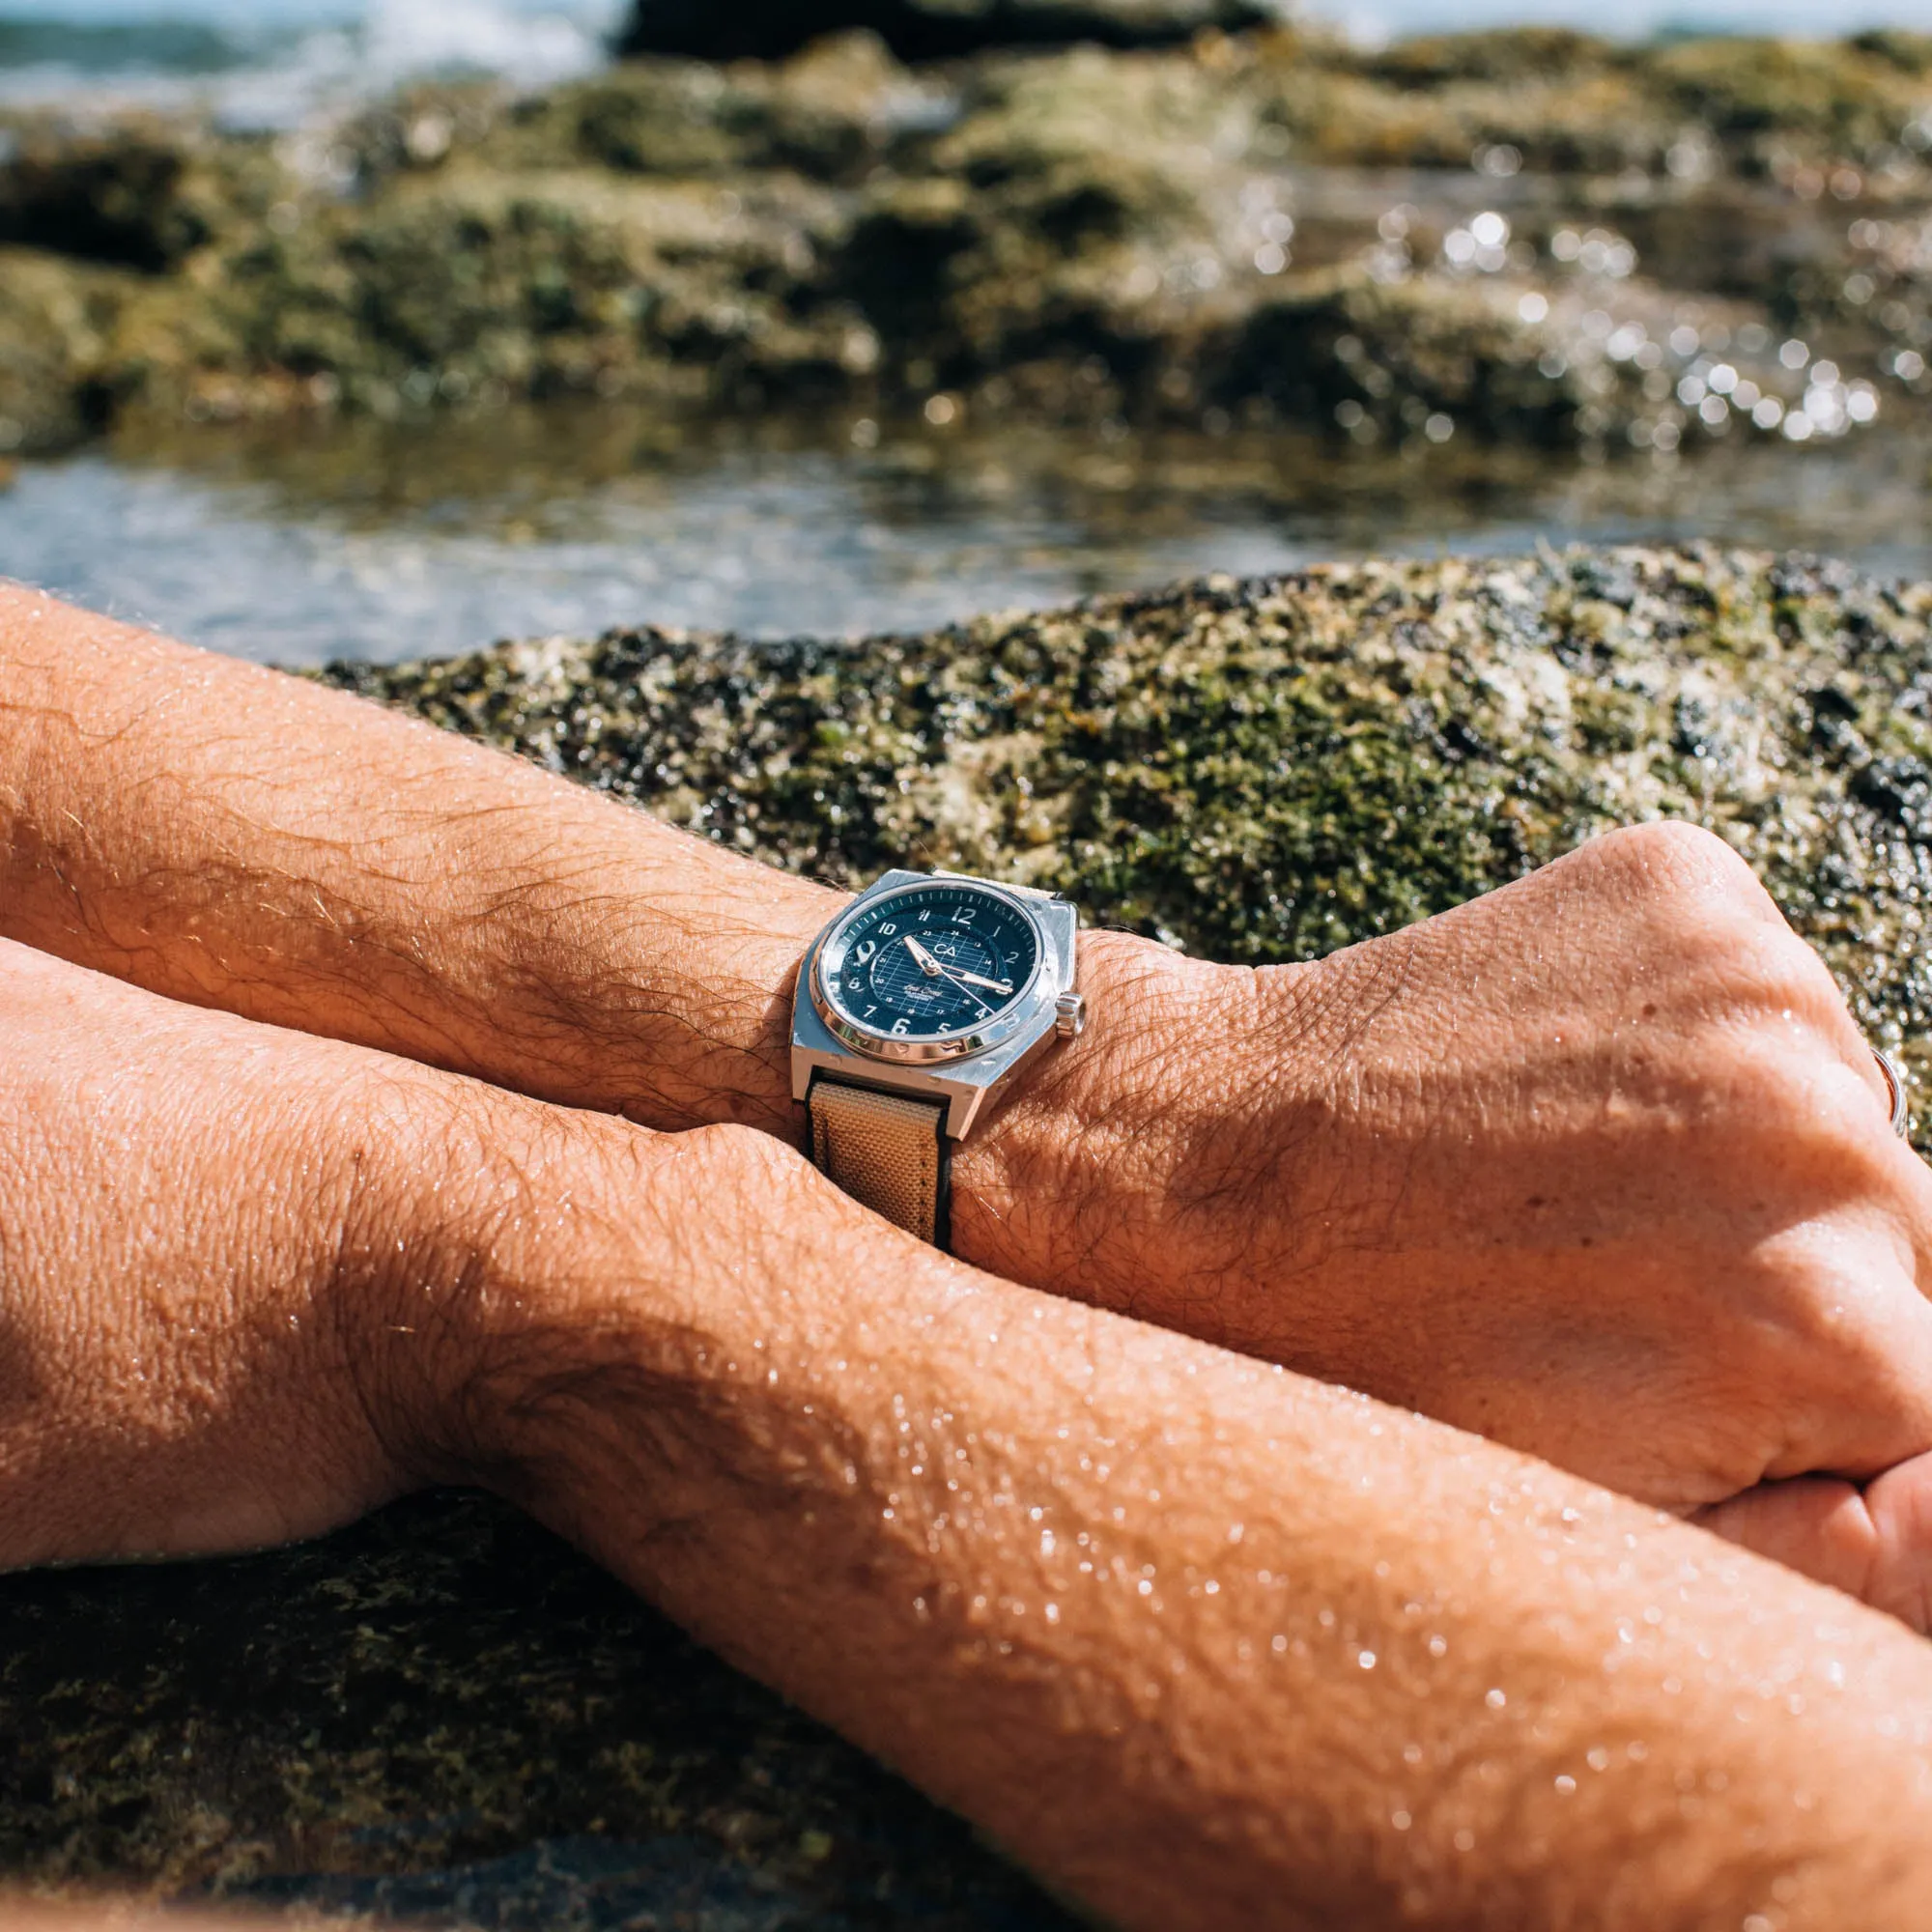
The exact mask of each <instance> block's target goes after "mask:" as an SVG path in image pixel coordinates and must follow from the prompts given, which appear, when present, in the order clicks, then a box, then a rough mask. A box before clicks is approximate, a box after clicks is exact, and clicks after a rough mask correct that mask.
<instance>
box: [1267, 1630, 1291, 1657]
mask: <svg viewBox="0 0 1932 1932" xmlns="http://www.w3.org/2000/svg"><path fill="white" fill-rule="evenodd" d="M1268 1648H1269V1649H1270V1650H1271V1651H1273V1652H1274V1654H1275V1655H1276V1656H1277V1657H1279V1656H1280V1655H1281V1654H1282V1652H1283V1651H1285V1650H1286V1649H1287V1648H1288V1639H1287V1638H1286V1637H1285V1636H1281V1635H1279V1634H1277V1635H1275V1636H1271V1637H1269V1638H1268Z"/></svg>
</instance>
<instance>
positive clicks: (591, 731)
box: [328, 547, 1932, 1083]
mask: <svg viewBox="0 0 1932 1932" xmlns="http://www.w3.org/2000/svg"><path fill="white" fill-rule="evenodd" d="M328 675H329V676H331V677H332V678H333V679H334V680H335V681H336V682H338V683H341V684H344V685H346V686H348V687H350V688H352V689H355V690H358V691H362V692H364V693H367V694H369V695H371V696H378V697H381V698H383V699H384V700H386V701H388V702H391V703H396V704H400V705H403V706H405V707H407V708H410V709H412V710H416V711H419V712H421V713H422V714H423V715H425V716H427V717H429V718H432V719H434V720H435V721H437V722H438V723H440V724H443V725H448V726H450V727H451V728H454V729H457V730H461V731H464V732H467V733H469V734H471V735H474V736H477V737H480V738H483V739H485V740H487V741H489V742H492V743H495V744H498V745H501V746H503V747H505V748H507V749H510V750H513V751H517V752H521V753H525V754H526V755H528V756H531V757H534V758H536V759H537V760H539V761H540V762H542V763H544V764H546V765H548V766H549V767H550V768H552V769H553V770H555V771H558V772H561V773H563V774H565V775H567V776H569V777H571V778H574V779H577V780H579V781H583V782H586V783H590V784H594V785H597V786H599V787H600V788H602V789H605V790H607V791H610V792H611V793H612V794H614V795H615V796H617V797H620V798H625V799H629V800H633V801H636V802H638V803H639V804H642V805H644V806H646V807H647V808H648V809H650V810H654V811H656V812H659V813H661V814H662V815H664V816H665V817H667V818H668V819H669V820H671V821H672V822H673V823H676V824H680V825H684V826H687V827H689V828H691V829H693V830H695V831H699V832H702V833H704V834H706V835H707V836H709V837H712V838H719V839H722V840H724V841H725V842H726V843H728V844H730V845H732V846H734V847H736V848H737V849H740V850H743V851H747V852H752V853H754V854H757V855H758V856H761V857H763V858H765V859H768V860H770V861H771V862H772V863H774V864H777V865H781V866H785V867H791V868H794V869H797V870H801V871H807V872H810V873H813V874H816V875H818V876H821V877H825V878H829V879H832V880H835V881H837V882H839V883H841V884H845V885H856V884H859V883H860V882H862V881H864V880H866V879H867V878H869V877H871V876H872V875H873V874H874V873H876V872H877V871H879V870H880V869H882V868H884V867H888V866H893V865H899V864H911V865H918V866H931V865H941V866H956V867H964V868H967V869H971V870H977V871H983V872H989V873H992V874H995V875H999V876H1007V877H1013V878H1017V879H1022V880H1025V881H1029V882H1032V883H1036V884H1040V885H1045V886H1050V887H1052V888H1054V889H1056V890H1059V891H1063V892H1065V893H1067V894H1069V895H1072V896H1073V897H1074V898H1075V899H1076V900H1077V901H1078V902H1079V903H1080V904H1081V905H1082V906H1083V907H1085V908H1086V909H1087V911H1088V913H1089V915H1090V916H1091V917H1092V918H1094V919H1095V920H1097V921H1101V922H1105V923H1119V924H1124V925H1127V926H1131V927H1133V928H1134V929H1136V930H1138V931H1142V932H1145V933H1149V934H1151V935H1155V936H1158V937H1161V938H1164V939H1167V940H1170V941H1171V942H1173V943H1175V944H1178V945H1183V946H1186V947H1188V948H1190V949H1194V950H1198V951H1200V952H1207V953H1210V954H1213V955H1215V956H1217V957H1222V958H1227V959H1234V960H1240V961H1249V962H1264V961H1270V960H1288V959H1303V958H1310V957H1314V956H1318V955H1320V954H1321V953H1323V952H1328V951H1330V950H1332V949H1334V948H1336V947H1340V946H1345V945H1348V944H1350V943H1351V942H1353V941H1355V940H1358V939H1363V938H1367V937H1369V936H1371V935H1374V934H1377V933H1382V932H1387V931H1390V930H1393V929H1395V928H1396V927H1399V926H1401V925H1403V924H1405V923H1408V922H1410V921H1413V920H1415V919H1419V918H1421V917H1424V916H1425V915H1427V914H1429V913H1432V912H1435V911H1439V910H1442V909H1444V908H1446V907H1448V906H1451V905H1454V904H1457V903H1460V902H1461V901H1463V899H1466V898H1469V897H1472V896H1474V895H1477V894H1480V893H1483V892H1486V891H1489V890H1491V889H1492V888H1493V887H1495V886H1498V885H1500V884H1502V883H1504V882H1505V881H1506V880H1509V879H1512V878H1515V877H1518V876H1519V875H1520V874H1521V873H1523V872H1525V871H1527V870H1529V869H1530V868H1532V867H1535V866H1537V865H1540V864H1542V863H1544V862H1545V861H1547V860H1548V859H1551V858H1553V857H1555V856H1557V855H1558V854H1559V853H1561V852H1563V851H1566V850H1568V849H1569V848H1570V847H1572V846H1574V845H1575V844H1577V842H1578V841H1579V840H1581V839H1583V838H1587V837H1589V836H1590V835H1591V834H1592V833H1594V832H1597V831H1600V830H1603V829H1605V828H1607V827H1609V826H1612V825H1617V824H1622V823H1626V822H1629V821H1633V820H1639V819H1645V818H1653V817H1658V816H1663V815H1670V816H1678V817H1685V818H1689V819H1693V820H1695V821H1697V822H1699V823H1702V824H1705V825H1708V826H1710V827H1712V828H1713V829H1714V830H1716V831H1718V832H1719V834H1720V835H1721V836H1723V837H1724V838H1727V839H1729V840H1730V841H1731V842H1732V843H1733V844H1734V845H1735V846H1736V847H1737V848H1738V849H1739V850H1740V851H1741V852H1743V853H1744V855H1745V856H1746V857H1747V859H1748V860H1749V861H1750V862H1751V864H1752V865H1753V866H1754V867H1756V868H1757V870H1758V872H1759V874H1760V876H1761V877H1762V878H1763V879H1764V880H1765V882H1766V884H1767V885H1768V886H1769V887H1770V888H1771V890H1772V892H1773V893H1774V895H1776V897H1777V899H1778V901H1779V902H1780V903H1781V904H1782V905H1783V906H1784V907H1785V909H1786V911H1787V912H1788V914H1789V915H1790V916H1791V918H1792V919H1793V921H1794V922H1795V923H1797V925H1798V927H1799V929H1800V930H1801V931H1802V932H1804V934H1805V935H1806V936H1807V937H1809V938H1810V939H1811V940H1813V941H1814V942H1815V943H1816V944H1817V945H1818V946H1819V947H1820V948H1821V949H1822V950H1823V952H1824V953H1825V955H1826V957H1827V958H1828V960H1829V961H1830V962H1831V964H1832V965H1833V968H1834V970H1835V971H1836V972H1837V973H1838V975H1839V977H1840V979H1841V980H1842V981H1843V983H1844V984H1845V985H1846V987H1847V989H1848V990H1849V992H1850V993H1851V995H1852V997H1853V1000H1854V1003H1855V1004H1856V1006H1857V1007H1858V1009H1859V1010H1860V1013H1861V1017H1862V1018H1863V1019H1864V1021H1865V1022H1866V1023H1867V1024H1868V1025H1869V1026H1871V1028H1872V1029H1873V1031H1874V1034H1875V1035H1876V1036H1877V1037H1881V1038H1883V1039H1885V1040H1888V1041H1889V1042H1891V1043H1894V1044H1897V1043H1899V1042H1901V1041H1903V1042H1904V1043H1905V1050H1906V1053H1907V1057H1908V1059H1909V1060H1911V1061H1912V1062H1913V1063H1914V1064H1915V1065H1917V1066H1918V1068H1919V1070H1920V1071H1921V1073H1922V1074H1923V1075H1924V1077H1925V1081H1926V1082H1927V1083H1932V1037H1928V1036H1932V957H1928V950H1927V947H1926V943H1925V920H1926V905H1927V894H1928V890H1929V889H1932V584H1913V585H1896V584H1884V583H1880V582H1874V581H1871V580H1868V579H1865V578H1862V577H1861V576H1859V575H1857V574H1856V573H1854V572H1852V571H1850V570H1848V569H1845V568H1843V567H1841V566H1838V565H1828V564H1820V563H1815V562H1808V561H1805V560H1804V559H1776V558H1773V557H1770V556H1763V555H1757V554H1745V553H1733V552H1726V551H1721V550H1717V549H1711V548H1702V547H1699V548H1691V549H1687V550H1662V551H1653V550H1628V551H1614V552H1582V553H1577V554H1571V555H1564V556H1558V555H1554V554H1549V555H1541V556H1537V557H1530V558H1522V559H1512V560H1500V561H1494V562H1476V561H1461V560H1450V561H1444V562H1436V563H1394V562H1369V563H1361V564H1348V565H1333V566H1329V567H1326V568H1322V569H1317V570H1311V571H1307V572H1302V573H1298V574H1295V575H1293V576H1289V577H1283V578H1276V579H1269V580H1265V581H1263V582H1248V583H1237V582H1232V581H1216V582H1207V583H1202V584H1195V585H1190V586H1185V587H1182V588H1179V589H1177V590H1174V591H1169V592H1162V593H1158V594H1152V595H1147V596H1140V597H1125V598H1119V597H1117V598H1107V599H1101V600H1098V601H1095V602H1093V603H1088V604H1083V605H1078V606H1075V607H1073V608H1071V609H1069V610H1065V611H1051V612H1046V613H1041V614H1037V615H1026V616H1012V617H987V618H981V619H980V620H978V621H976V622H974V623H972V624H968V625H962V626H958V627H954V628H952V629H948V630H944V631H939V632H934V633H931V634H929V635H926V636H923V637H911V638H882V639H870V640H868V641H866V642H863V643H859V644H836V643H822V642H813V641H801V642H797V643H792V644H784V645H763V644H751V643H745V642H741V641H737V640H734V639H728V638H717V637H707V636H698V635H687V634H680V633H670V632H665V631H656V630H640V631H623V632H613V633H611V634H610V635H608V636H606V637H603V638H601V639H587V640H581V641H571V640H568V639H548V640H544V641H541V642H534V643H518V644H504V645H501V646H498V647H497V648H496V649H495V650H492V651H489V652H485V653H482V654H479V655H477V656H474V657H469V658H460V659H453V660H450V661H447V662H439V663H429V664H421V665H406V666H401V667H397V668H370V667H344V668H337V669H336V670H334V671H332V672H330V673H328Z"/></svg>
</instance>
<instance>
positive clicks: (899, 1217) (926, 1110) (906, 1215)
mask: <svg viewBox="0 0 1932 1932" xmlns="http://www.w3.org/2000/svg"><path fill="white" fill-rule="evenodd" d="M806 1105H807V1108H808V1109H809V1110H810V1115H811V1158H812V1161H813V1164H814V1165H815V1166H816V1167H817V1168H818V1170H819V1172H820V1173H822V1174H824V1175H825V1176H827V1177H828V1178H829V1179H831V1180H833V1181H835V1182H836V1183H837V1184H838V1186H839V1187H841V1188H843V1189H844V1191H845V1192H846V1193H847V1194H849V1195H851V1197H852V1198H853V1199H854V1200H855V1201H863V1202H864V1203H865V1204H866V1206H867V1208H870V1209H871V1210H872V1211H873V1213H875V1214H883V1215H884V1216H885V1217H886V1219H887V1220H888V1221H893V1222H896V1223H897V1225H898V1226H899V1227H901V1228H903V1229H905V1231H906V1232H907V1233H908V1234H911V1235H917V1236H919V1238H920V1239H921V1240H922V1241H930V1242H931V1243H932V1245H933V1246H934V1247H936V1248H944V1247H945V1246H946V1245H947V1244H948V1241H949V1239H950V1236H951V1234H952V1229H951V1227H950V1225H949V1224H950V1222H951V1219H952V1215H951V1212H950V1209H951V1207H952V1201H951V1198H950V1197H951V1192H952V1174H951V1168H952V1158H951V1150H950V1149H949V1147H948V1145H947V1140H946V1103H945V1102H944V1101H943V1100H916V1099H913V1098H912V1097H911V1096H909V1095H907V1094H880V1093H877V1092H875V1091H874V1090H872V1089H871V1088H869V1087H848V1086H847V1085H846V1084H845V1083H844V1082H843V1081H842V1080H829V1079H827V1078H826V1077H825V1076H824V1075H823V1074H820V1075H819V1077H818V1078H817V1079H815V1080H814V1081H813V1082H812V1083H811V1094H810V1098H809V1099H808V1100H807V1102H806Z"/></svg>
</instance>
